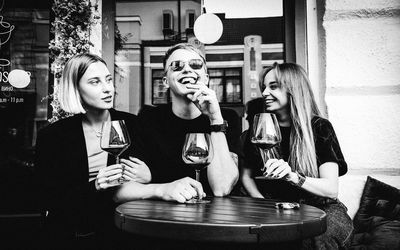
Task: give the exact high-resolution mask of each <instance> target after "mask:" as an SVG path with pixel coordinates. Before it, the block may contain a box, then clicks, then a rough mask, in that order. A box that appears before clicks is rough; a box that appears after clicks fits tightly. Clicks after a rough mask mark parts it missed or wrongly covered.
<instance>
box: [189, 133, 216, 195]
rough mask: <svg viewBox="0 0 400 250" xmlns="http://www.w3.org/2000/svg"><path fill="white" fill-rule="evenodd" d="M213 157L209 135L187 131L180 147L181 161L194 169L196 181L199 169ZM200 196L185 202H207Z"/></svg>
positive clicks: (204, 166) (206, 164) (198, 176)
mask: <svg viewBox="0 0 400 250" xmlns="http://www.w3.org/2000/svg"><path fill="white" fill-rule="evenodd" d="M212 158H213V148H212V144H211V137H210V135H209V134H206V133H187V134H186V137H185V143H184V144H183V149H182V159H183V161H184V162H185V163H186V164H187V165H189V166H191V167H193V168H194V170H195V171H196V181H198V182H200V170H202V169H204V168H206V167H207V166H208V164H210V162H211V161H212ZM208 202H210V201H207V200H203V199H202V198H201V197H194V198H193V199H191V200H190V201H187V203H208Z"/></svg>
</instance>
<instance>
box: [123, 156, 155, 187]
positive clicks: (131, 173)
mask: <svg viewBox="0 0 400 250" xmlns="http://www.w3.org/2000/svg"><path fill="white" fill-rule="evenodd" d="M121 163H122V164H123V165H124V167H125V171H124V176H123V177H124V179H128V180H133V181H136V182H139V183H149V182H150V181H151V172H150V169H149V167H148V166H147V165H146V163H145V162H143V161H141V160H139V159H138V158H135V157H131V156H130V157H129V160H127V159H121Z"/></svg>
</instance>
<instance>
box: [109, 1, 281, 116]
mask: <svg viewBox="0 0 400 250" xmlns="http://www.w3.org/2000/svg"><path fill="white" fill-rule="evenodd" d="M201 2H204V7H206V11H207V12H208V13H214V14H216V15H217V16H218V17H219V18H220V19H221V21H222V23H223V27H224V30H223V34H222V36H221V38H220V39H219V40H218V41H217V42H216V43H214V44H209V45H207V44H206V45H205V44H201V43H200V42H199V41H198V40H197V39H196V37H195V36H194V34H193V29H192V27H193V25H194V21H195V18H197V17H198V16H200V15H201V11H202V7H203V6H201ZM243 2H246V1H234V0H230V1H225V0H219V1H200V0H178V1H140V0H132V1H130V0H123V1H122V0H121V1H117V2H116V21H117V25H118V28H119V30H120V32H121V34H122V35H124V34H128V33H131V34H132V37H131V38H129V39H128V40H127V41H126V43H125V44H124V46H123V49H122V50H121V52H120V53H121V54H125V55H129V56H126V57H124V58H122V57H118V58H116V60H117V61H116V63H117V64H119V63H123V64H124V65H129V67H126V69H125V70H126V71H125V75H128V76H129V77H128V79H129V81H128V80H127V79H121V81H120V82H117V83H116V84H117V85H121V86H128V85H129V88H130V90H131V91H130V93H131V94H130V95H129V99H128V97H125V98H126V100H120V101H119V100H117V103H119V104H120V106H119V108H120V109H122V110H124V109H125V110H126V111H130V112H133V113H136V112H138V110H139V109H140V107H141V105H142V104H145V105H159V104H164V103H168V102H169V101H170V100H169V94H168V91H167V90H166V89H165V88H164V86H163V85H162V82H161V78H160V76H159V75H158V73H157V72H162V68H163V66H162V59H163V56H164V54H165V51H166V50H167V49H168V48H169V47H170V46H172V45H173V44H176V43H179V42H189V43H192V44H194V45H195V46H197V47H198V48H199V49H200V50H202V51H203V52H204V54H205V56H206V59H207V68H208V71H209V72H208V73H209V75H210V82H209V86H210V88H212V89H213V90H214V91H215V92H216V94H217V97H218V100H219V102H220V104H221V106H222V107H227V108H232V109H234V110H236V111H237V112H238V114H239V115H242V114H243V111H244V105H245V103H246V102H247V101H249V100H251V99H254V98H257V97H259V96H260V95H261V93H260V91H259V90H258V80H259V79H258V74H259V72H260V71H261V70H262V68H263V67H266V66H269V65H272V63H273V62H275V61H278V62H282V61H283V60H284V46H283V44H284V18H283V4H282V0H265V1H259V0H252V1H250V2H246V3H245V4H243ZM231 7H234V8H231ZM235 11H236V12H235ZM211 31H212V27H210V32H211ZM120 60H123V61H122V62H121V61H120ZM117 89H118V88H117ZM121 96H122V95H119V96H117V99H118V98H121Z"/></svg>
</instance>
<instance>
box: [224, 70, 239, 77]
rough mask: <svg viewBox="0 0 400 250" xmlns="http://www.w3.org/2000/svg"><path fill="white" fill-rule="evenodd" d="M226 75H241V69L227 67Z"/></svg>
mask: <svg viewBox="0 0 400 250" xmlns="http://www.w3.org/2000/svg"><path fill="white" fill-rule="evenodd" d="M225 75H226V76H240V70H239V69H226V70H225Z"/></svg>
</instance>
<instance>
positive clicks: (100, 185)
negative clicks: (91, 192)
mask: <svg viewBox="0 0 400 250" xmlns="http://www.w3.org/2000/svg"><path fill="white" fill-rule="evenodd" d="M122 176H123V166H122V164H114V165H110V166H107V167H105V168H102V169H100V170H99V173H98V174H97V176H96V181H95V186H96V189H97V190H100V189H107V188H109V187H114V186H118V185H120V184H119V183H118V182H117V180H118V179H120V178H121V177H122Z"/></svg>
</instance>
